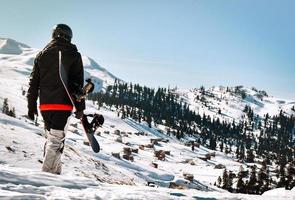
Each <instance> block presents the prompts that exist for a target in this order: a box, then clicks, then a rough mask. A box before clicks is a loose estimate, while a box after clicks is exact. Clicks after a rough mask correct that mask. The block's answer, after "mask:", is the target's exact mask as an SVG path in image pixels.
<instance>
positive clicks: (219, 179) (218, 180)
mask: <svg viewBox="0 0 295 200" xmlns="http://www.w3.org/2000/svg"><path fill="white" fill-rule="evenodd" d="M221 182H222V180H221V177H220V176H218V179H217V187H221Z"/></svg>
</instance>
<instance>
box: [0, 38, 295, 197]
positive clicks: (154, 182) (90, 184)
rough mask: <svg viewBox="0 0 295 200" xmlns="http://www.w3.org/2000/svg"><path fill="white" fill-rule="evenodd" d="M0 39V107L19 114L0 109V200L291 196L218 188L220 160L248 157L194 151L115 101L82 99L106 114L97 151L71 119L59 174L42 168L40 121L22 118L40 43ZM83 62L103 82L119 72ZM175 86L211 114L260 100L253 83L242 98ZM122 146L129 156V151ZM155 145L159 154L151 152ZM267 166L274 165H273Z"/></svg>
mask: <svg viewBox="0 0 295 200" xmlns="http://www.w3.org/2000/svg"><path fill="white" fill-rule="evenodd" d="M0 41H1V42H0V44H1V45H2V46H1V47H3V48H2V49H1V53H0V107H1V108H2V106H3V100H4V99H5V98H7V99H8V104H9V107H10V108H15V113H16V117H15V118H14V117H10V116H7V115H4V114H2V113H0V199H151V200H154V199H159V200H160V199H253V198H255V199H294V198H295V196H294V194H295V189H294V188H293V189H292V190H290V191H289V190H285V189H284V188H278V189H274V190H270V191H268V192H265V193H264V194H263V195H246V194H234V193H229V192H227V191H225V190H223V189H220V188H218V187H216V186H214V182H216V180H217V178H218V176H220V175H222V173H223V169H222V168H220V166H221V165H220V164H223V165H225V166H226V167H227V169H228V170H231V171H233V172H235V173H237V172H238V171H239V168H240V167H241V166H242V167H244V168H245V169H251V167H252V166H253V163H252V164H251V163H250V164H249V163H241V162H238V161H237V160H236V159H235V158H234V155H233V154H225V153H223V152H219V151H214V150H210V149H208V148H206V147H205V146H202V145H200V146H198V147H196V148H195V150H194V151H192V148H191V146H190V141H191V140H195V138H193V137H189V136H185V137H184V138H182V140H177V139H176V138H175V137H174V136H172V135H171V136H170V135H168V134H167V132H166V130H165V127H163V126H160V125H159V126H157V127H156V126H154V127H151V128H150V127H149V126H148V124H147V123H146V122H142V123H138V122H136V121H135V120H133V119H131V118H126V119H121V118H120V117H118V113H117V111H116V109H115V108H114V107H112V108H109V107H106V106H102V107H100V108H99V110H98V106H97V102H95V103H93V102H92V101H87V112H88V113H95V112H98V113H101V114H103V116H104V117H105V124H104V125H103V127H101V128H99V130H98V132H97V134H96V135H95V137H96V138H97V140H98V141H99V143H100V145H101V147H102V150H101V152H100V153H98V154H95V153H93V152H92V151H91V148H90V147H89V146H87V145H86V144H85V143H84V140H85V135H84V134H83V128H82V126H81V124H80V122H79V121H78V120H76V119H74V118H73V119H71V124H70V125H69V128H68V133H67V136H66V140H65V149H64V154H63V158H62V160H63V163H64V165H63V172H62V175H60V176H58V175H52V174H48V173H43V172H40V168H41V162H42V156H43V145H44V142H45V138H44V137H43V121H42V118H41V117H39V118H38V120H37V121H35V122H33V121H30V120H28V119H27V118H26V117H25V115H26V114H27V108H26V105H27V103H26V94H25V93H26V90H27V83H28V76H29V74H30V72H31V70H32V63H33V59H34V57H35V55H36V54H37V53H38V51H39V50H38V49H34V48H31V47H28V46H27V45H24V44H22V43H19V42H16V41H14V40H11V39H1V40H0ZM8 43H9V45H7V44H8ZM8 46H9V48H7V47H8ZM7 49H10V50H9V51H8V50H7ZM83 62H84V67H85V71H86V72H87V73H85V74H86V76H92V77H94V78H95V79H96V81H97V83H102V87H100V88H104V87H106V86H107V85H108V84H111V83H112V81H114V80H115V79H116V77H115V76H114V75H112V74H111V73H109V72H108V71H107V70H106V69H104V68H102V67H100V66H99V65H98V64H97V63H96V62H95V61H94V60H92V59H90V58H88V57H86V56H83ZM232 89H234V88H232ZM224 90H225V93H223V92H224ZM174 92H175V93H176V94H178V95H179V100H180V101H183V102H187V103H190V106H191V108H195V109H196V110H197V109H198V110H199V112H206V113H208V114H210V113H211V114H212V115H216V116H217V115H222V114H224V117H225V118H229V119H230V118H234V117H236V116H237V117H241V116H242V115H243V114H242V112H240V111H241V110H242V107H243V105H245V104H246V103H249V102H252V103H253V105H254V104H255V101H256V100H257V101H258V100H259V99H257V98H256V97H255V94H256V93H252V92H251V91H250V90H249V91H248V90H247V96H246V98H244V99H243V98H241V97H240V96H239V94H238V93H231V92H230V91H227V92H226V88H217V89H216V88H215V89H213V88H212V89H208V90H205V91H204V90H203V89H202V91H201V90H199V89H193V90H187V91H180V90H175V91H174ZM200 92H202V93H206V95H205V97H204V98H205V99H206V100H205V101H204V102H203V103H200V102H199V101H196V99H197V96H198V95H199V94H200ZM211 93H212V94H215V95H216V96H217V97H214V96H212V94H211ZM218 95H223V97H222V98H221V97H220V96H219V97H218ZM209 96H210V97H209ZM263 98H264V99H263V103H262V104H260V103H256V104H257V105H258V106H257V109H256V111H257V113H258V111H259V109H261V110H263V108H264V107H267V105H272V104H274V105H275V106H276V105H279V104H280V103H282V104H281V105H283V106H282V107H284V108H285V107H286V108H288V106H289V103H290V102H289V101H285V102H281V101H277V100H275V98H273V99H272V97H263ZM268 98H271V99H268ZM254 100H255V101H254ZM268 101H270V102H271V103H269V102H268ZM206 102H207V106H206V105H205V104H206ZM226 102H228V103H226ZM259 102H260V101H259ZM256 104H255V105H256ZM262 105H264V106H262ZM290 105H291V104H290ZM210 106H211V107H212V108H211V107H210ZM221 106H224V109H223V110H222V113H221V114H218V113H217V114H216V108H218V107H220V108H223V107H221ZM215 107H216V108H215ZM269 110H271V109H269ZM274 113H275V112H274ZM261 114H263V112H261ZM227 115H228V116H229V117H228V116H227ZM39 116H40V113H39ZM130 151H131V152H130ZM126 152H127V153H128V152H129V153H130V155H129V156H126V155H127V154H126ZM159 152H160V153H161V157H160V159H158V157H156V154H159ZM116 156H119V157H120V158H117V157H116ZM123 156H124V157H123ZM209 156H210V158H209ZM163 157H164V158H163ZM126 158H127V159H126ZM218 166H219V167H218ZM271 170H272V171H273V170H275V169H274V167H272V168H271Z"/></svg>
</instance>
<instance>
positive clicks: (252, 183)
mask: <svg viewBox="0 0 295 200" xmlns="http://www.w3.org/2000/svg"><path fill="white" fill-rule="evenodd" d="M247 189H248V191H249V193H250V194H257V178H256V166H255V165H254V166H253V167H252V170H251V174H250V179H249V182H248V185H247Z"/></svg>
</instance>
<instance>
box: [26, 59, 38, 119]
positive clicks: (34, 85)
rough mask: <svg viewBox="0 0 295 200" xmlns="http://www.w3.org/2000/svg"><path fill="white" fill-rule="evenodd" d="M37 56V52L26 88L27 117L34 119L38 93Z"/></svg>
mask: <svg viewBox="0 0 295 200" xmlns="http://www.w3.org/2000/svg"><path fill="white" fill-rule="evenodd" d="M38 57H39V54H38V55H37V56H36V58H35V60H34V66H33V70H32V73H31V75H30V81H29V89H28V95H27V100H28V116H29V118H31V119H33V120H34V115H35V114H37V113H38V111H37V99H38V94H39V88H40V86H39V84H40V72H39V65H38Z"/></svg>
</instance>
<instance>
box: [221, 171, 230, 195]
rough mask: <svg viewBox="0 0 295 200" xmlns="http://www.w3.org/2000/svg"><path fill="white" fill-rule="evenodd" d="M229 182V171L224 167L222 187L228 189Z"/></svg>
mask: <svg viewBox="0 0 295 200" xmlns="http://www.w3.org/2000/svg"><path fill="white" fill-rule="evenodd" d="M228 183H229V177H228V173H227V170H226V169H224V171H223V175H222V188H223V189H226V190H227V189H228Z"/></svg>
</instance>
